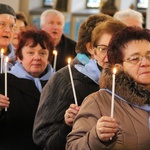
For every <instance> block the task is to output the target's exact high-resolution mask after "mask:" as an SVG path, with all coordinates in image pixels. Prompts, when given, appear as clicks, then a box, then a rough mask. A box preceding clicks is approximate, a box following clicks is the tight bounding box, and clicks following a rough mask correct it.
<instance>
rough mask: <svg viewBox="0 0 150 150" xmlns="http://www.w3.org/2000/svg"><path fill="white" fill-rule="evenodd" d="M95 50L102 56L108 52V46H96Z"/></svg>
mask: <svg viewBox="0 0 150 150" xmlns="http://www.w3.org/2000/svg"><path fill="white" fill-rule="evenodd" d="M95 48H96V49H97V50H98V51H100V52H101V53H103V54H106V53H107V50H108V46H106V45H102V44H99V45H96V46H95Z"/></svg>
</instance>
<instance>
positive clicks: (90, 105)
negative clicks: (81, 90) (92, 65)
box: [66, 27, 150, 150]
mask: <svg viewBox="0 0 150 150" xmlns="http://www.w3.org/2000/svg"><path fill="white" fill-rule="evenodd" d="M108 61H109V63H110V65H111V66H110V68H106V69H104V70H103V71H104V72H103V73H102V76H101V81H100V86H101V88H102V89H101V90H100V91H98V92H95V93H93V94H91V95H89V96H88V97H87V98H86V99H85V100H84V102H83V103H82V105H81V108H80V111H79V113H78V115H77V117H76V118H75V122H74V125H73V129H72V131H71V133H70V134H69V135H68V137H67V145H66V149H68V150H71V149H72V150H74V149H78V150H82V149H86V150H91V149H92V150H99V149H114V150H120V149H128V150H132V149H139V150H148V149H149V147H150V142H149V141H150V130H149V128H150V121H149V120H150V119H149V112H150V107H149V104H150V98H149V95H150V31H149V30H147V29H140V28H135V27H127V28H125V29H122V30H121V31H119V32H117V33H116V34H115V35H114V36H113V37H112V39H111V41H110V43H109V47H108ZM114 66H115V67H116V68H117V75H116V90H115V100H114V109H113V110H114V115H113V116H112V117H110V114H111V98H112V92H111V90H112V72H111V71H112V68H113V67H114Z"/></svg>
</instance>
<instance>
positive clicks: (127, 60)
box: [123, 53, 150, 64]
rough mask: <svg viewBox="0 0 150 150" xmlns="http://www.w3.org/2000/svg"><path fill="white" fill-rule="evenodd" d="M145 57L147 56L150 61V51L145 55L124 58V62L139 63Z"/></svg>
mask: <svg viewBox="0 0 150 150" xmlns="http://www.w3.org/2000/svg"><path fill="white" fill-rule="evenodd" d="M143 58H145V59H146V60H148V61H149V62H150V53H149V54H147V55H145V56H141V55H133V56H130V57H129V58H127V59H125V60H123V61H124V62H129V63H131V64H137V63H138V62H140V61H141V60H142V59H143Z"/></svg>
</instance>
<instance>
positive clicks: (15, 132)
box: [0, 73, 47, 150]
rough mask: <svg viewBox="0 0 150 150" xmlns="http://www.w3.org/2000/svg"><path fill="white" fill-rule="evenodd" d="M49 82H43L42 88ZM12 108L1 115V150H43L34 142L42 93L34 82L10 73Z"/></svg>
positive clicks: (1, 81) (1, 90) (1, 84)
mask: <svg viewBox="0 0 150 150" xmlns="http://www.w3.org/2000/svg"><path fill="white" fill-rule="evenodd" d="M46 82H47V81H44V82H42V86H44V85H45V84H46ZM4 84H5V83H4V74H1V75H0V93H1V94H4ZM7 91H8V92H7V93H8V97H9V100H10V107H9V108H8V109H7V112H5V111H4V110H2V111H1V114H0V150H41V148H40V147H38V146H36V145H35V144H34V142H33V140H32V128H33V121H34V116H35V113H36V110H37V106H38V103H39V99H40V92H39V91H38V89H37V88H36V86H35V84H34V82H33V81H31V80H28V79H21V78H17V77H15V76H14V75H12V74H9V73H8V90H7Z"/></svg>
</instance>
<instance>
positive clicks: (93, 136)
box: [66, 94, 114, 150]
mask: <svg viewBox="0 0 150 150" xmlns="http://www.w3.org/2000/svg"><path fill="white" fill-rule="evenodd" d="M101 116H102V114H101V109H100V107H99V105H97V101H96V99H95V97H94V96H93V94H92V95H89V96H88V97H87V98H86V99H85V100H84V102H83V103H82V105H81V108H80V111H79V113H78V115H77V117H76V119H75V122H74V125H73V129H72V131H71V132H70V133H69V134H68V136H67V144H66V149H67V150H75V149H76V150H99V149H101V150H103V149H111V148H112V145H113V143H114V141H113V140H112V141H111V140H110V141H109V142H105V143H103V142H101V141H100V139H99V138H98V136H97V133H96V124H97V121H98V119H99V118H100V117H101Z"/></svg>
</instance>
